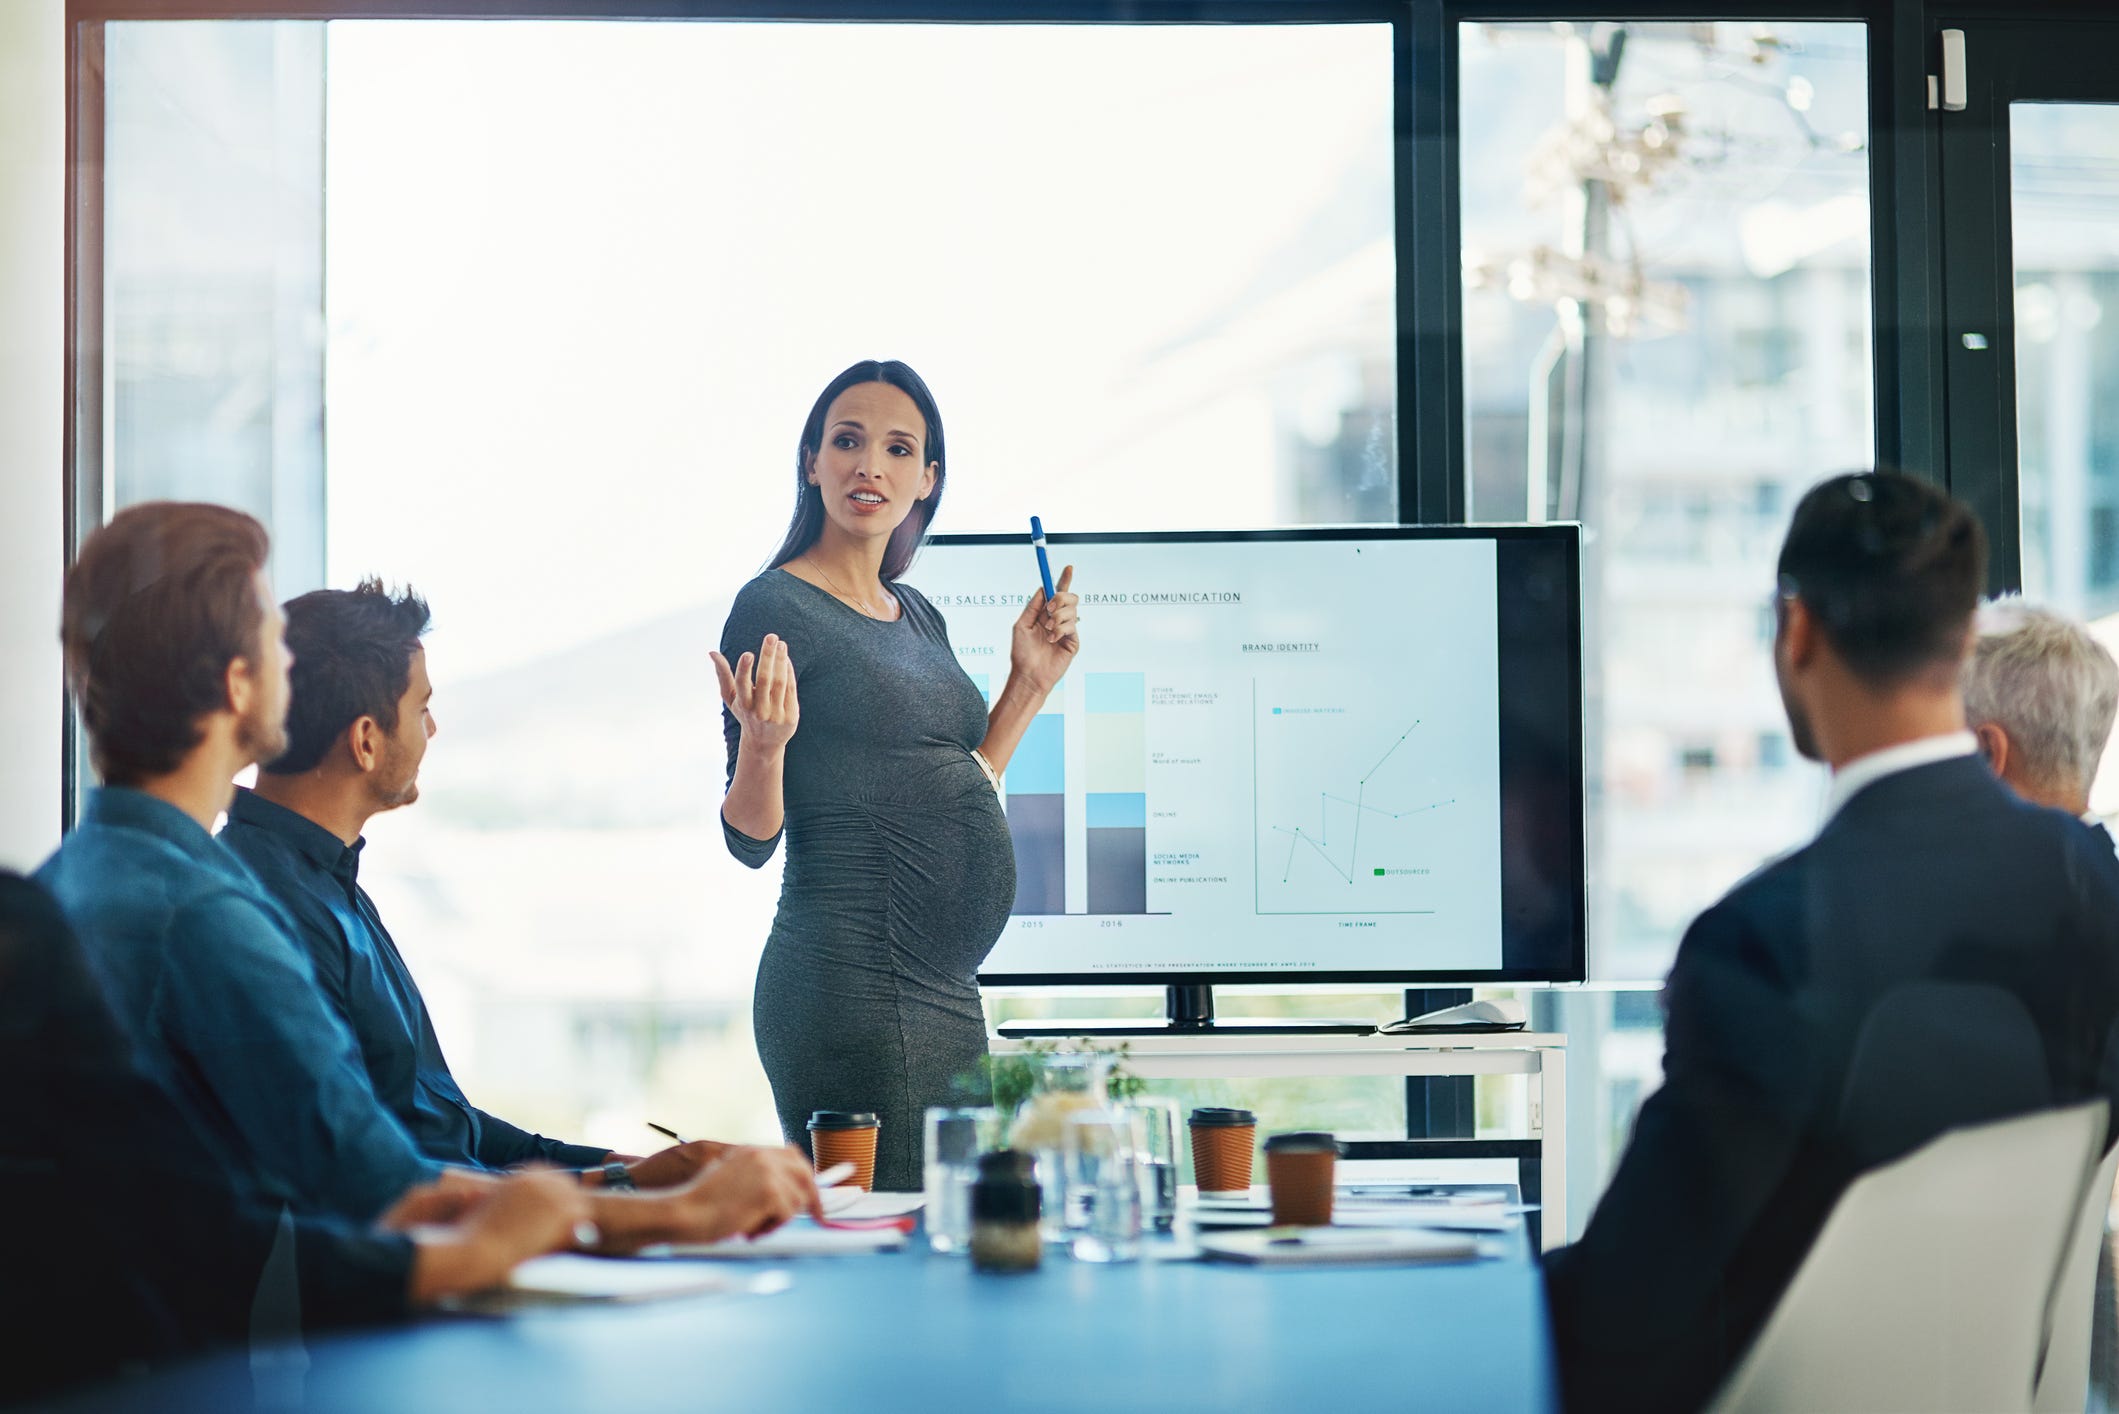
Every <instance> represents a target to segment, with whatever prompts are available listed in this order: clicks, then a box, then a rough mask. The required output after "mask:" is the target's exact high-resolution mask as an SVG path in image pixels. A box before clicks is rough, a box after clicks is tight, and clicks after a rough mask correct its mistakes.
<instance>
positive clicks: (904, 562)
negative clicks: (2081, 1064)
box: [766, 358, 949, 580]
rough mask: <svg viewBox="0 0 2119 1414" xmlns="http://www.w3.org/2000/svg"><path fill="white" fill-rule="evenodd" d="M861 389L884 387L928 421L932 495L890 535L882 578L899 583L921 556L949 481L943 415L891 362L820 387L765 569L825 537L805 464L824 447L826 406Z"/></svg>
mask: <svg viewBox="0 0 2119 1414" xmlns="http://www.w3.org/2000/svg"><path fill="white" fill-rule="evenodd" d="M862 383H888V384H889V385H890V386H891V387H893V388H896V389H897V390H898V391H899V392H901V393H903V394H904V395H905V396H906V397H908V398H911V399H912V405H913V406H914V407H916V408H918V409H919V411H920V416H921V417H923V418H925V419H926V420H927V431H926V434H925V435H924V436H923V437H921V439H920V456H921V462H920V464H921V465H922V466H925V465H927V464H928V463H930V462H931V463H933V464H934V490H933V491H931V492H930V493H928V496H927V499H926V500H924V501H915V502H914V503H913V506H912V514H910V515H908V516H906V517H905V522H904V524H902V525H900V526H899V527H898V528H897V529H896V530H894V531H892V532H891V535H890V544H889V545H888V546H886V547H885V548H884V550H883V578H884V579H885V580H894V579H899V578H901V577H903V575H904V573H905V571H906V570H908V569H910V568H912V557H913V556H914V555H917V554H918V553H919V552H920V542H921V541H922V540H924V539H926V538H927V527H928V526H929V525H931V524H933V522H934V513H935V512H936V511H937V510H939V509H941V505H942V486H943V484H944V483H946V482H947V481H948V479H949V459H948V457H947V456H946V455H944V450H943V446H942V411H941V409H940V408H938V407H936V406H935V405H934V394H932V393H930V392H928V391H927V384H926V383H925V381H923V380H922V379H921V377H920V375H919V374H917V373H915V372H913V371H912V369H911V368H909V367H907V366H906V365H905V364H902V363H900V362H898V361H897V360H896V359H894V358H886V359H867V360H864V361H863V362H860V363H857V364H855V365H854V366H853V367H851V368H849V369H847V370H846V371H845V372H844V373H841V374H840V375H839V376H838V377H836V378H834V379H832V380H831V382H829V383H827V384H825V385H824V391H823V392H821V393H819V394H817V401H816V405H815V406H814V407H812V408H810V410H809V420H808V421H807V422H805V423H803V424H802V442H801V445H799V446H797V447H796V448H795V518H794V519H793V520H792V521H790V522H788V526H787V539H785V540H783V541H781V542H780V548H779V549H778V550H777V551H775V552H774V554H773V558H772V562H771V563H770V564H768V565H766V568H767V569H769V570H770V569H778V568H779V567H780V566H782V565H784V564H786V563H787V562H788V561H789V560H792V559H793V558H794V557H795V556H797V555H799V554H801V553H802V552H803V551H804V550H807V549H808V548H809V547H810V546H812V545H814V544H816V543H817V537H818V536H819V535H822V534H823V533H824V492H823V490H822V489H821V488H820V487H816V486H812V485H810V484H809V459H810V458H811V457H813V456H815V455H816V454H817V453H818V452H820V451H821V450H823V447H824V419H825V416H826V415H827V414H829V413H830V412H831V405H832V403H833V402H835V401H837V399H838V396H839V394H841V393H843V392H845V391H846V390H847V389H848V388H852V387H855V386H857V385H859V384H862Z"/></svg>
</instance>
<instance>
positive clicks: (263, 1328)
mask: <svg viewBox="0 0 2119 1414" xmlns="http://www.w3.org/2000/svg"><path fill="white" fill-rule="evenodd" d="M0 1075H4V1076H6V1077H7V1084H5V1085H0V1211H4V1212H7V1213H10V1214H14V1215H15V1217H14V1218H13V1219H12V1220H11V1221H9V1222H7V1223H4V1224H0V1271H5V1272H8V1273H10V1274H12V1278H11V1279H10V1280H6V1281H0V1330H4V1331H5V1332H7V1349H8V1356H7V1358H6V1360H4V1361H0V1405H5V1404H9V1403H11V1402H12V1401H14V1400H15V1399H18V1398H20V1399H28V1398H32V1397H35V1396H38V1395H41V1394H45V1393H48V1392H50V1391H51V1390H53V1389H55V1388H57V1387H58V1386H60V1385H62V1384H64V1383H67V1382H69V1381H73V1380H80V1379H87V1378H91V1377H94V1376H98V1375H108V1374H113V1373H115V1372H116V1371H118V1370H119V1369H121V1368H123V1367H125V1366H127V1365H133V1364H137V1363H139V1362H142V1361H149V1362H153V1361H160V1360H165V1359H173V1358H176V1357H178V1356H181V1355H184V1354H186V1353H188V1352H190V1351H193V1350H196V1349H200V1348H202V1347H206V1346H212V1345H218V1344H223V1343H229V1342H235V1341H240V1340H242V1339H243V1338H244V1337H245V1336H246V1335H247V1336H251V1337H252V1338H258V1337H266V1338H280V1339H291V1338H292V1337H293V1336H294V1335H295V1334H296V1332H297V1331H298V1330H304V1329H306V1330H316V1329H319V1328H322V1327H327V1326H335V1325H347V1324H352V1323H358V1322H368V1321H379V1320H389V1319H393V1318H396V1317H399V1316H402V1315H404V1314H405V1313H406V1312H407V1311H408V1310H410V1309H411V1308H413V1307H416V1306H420V1305H424V1304H426V1303H428V1302H431V1301H433V1300H435V1299H436V1298H438V1297H441V1296H445V1295H453V1294H459V1293H464V1292H471V1291H477V1290H480V1289H483V1288H485V1287H489V1286H493V1285H495V1284H497V1283H498V1282H499V1281H500V1280H501V1279H502V1278H503V1277H504V1276H505V1275H506V1274H507V1272H508V1270H509V1269H510V1268H511V1267H513V1266H514V1265H515V1264H516V1263H517V1262H518V1261H520V1260H522V1259H523V1258H525V1257H532V1256H535V1255H537V1254H538V1253H541V1252H547V1251H550V1250H552V1249H553V1248H555V1247H563V1246H567V1245H570V1244H571V1242H572V1241H573V1239H574V1237H575V1234H576V1229H577V1225H578V1224H579V1223H581V1222H582V1221H584V1220H585V1219H586V1218H587V1216H588V1209H589V1202H588V1195H586V1194H585V1193H583V1192H582V1190H581V1189H580V1188H579V1187H577V1186H576V1185H575V1184H573V1183H571V1182H568V1181H566V1180H565V1179H563V1178H561V1177H559V1176H557V1175H553V1174H521V1175H517V1176H515V1177H512V1178H510V1179H508V1180H507V1181H506V1182H505V1183H492V1184H482V1185H479V1186H478V1187H477V1188H475V1189H469V1190H464V1189H458V1190H457V1191H456V1193H455V1194H453V1195H452V1194H451V1193H449V1192H445V1191H443V1190H442V1188H441V1186H440V1185H435V1186H433V1187H429V1188H420V1189H414V1190H413V1191H412V1192H411V1193H410V1194H408V1195H407V1196H406V1197H405V1198H404V1199H402V1200H400V1201H399V1203H398V1204H397V1205H396V1207H395V1208H394V1209H393V1210H392V1211H391V1213H390V1214H388V1215H387V1217H386V1220H385V1222H384V1223H382V1224H379V1225H378V1226H377V1228H376V1229H374V1230H366V1229H363V1228H360V1227H357V1226H355V1225H353V1224H350V1223H345V1222H342V1221H339V1220H337V1219H332V1218H287V1219H283V1218H282V1216H281V1214H280V1213H279V1212H278V1211H277V1210H276V1209H273V1208H268V1207H263V1206H260V1205H258V1204H257V1203H255V1202H253V1201H251V1200H250V1199H249V1198H247V1197H246V1196H245V1194H244V1192H243V1188H242V1185H241V1183H240V1182H239V1181H238V1180H237V1178H236V1176H235V1175H234V1174H233V1173H232V1172H231V1170H230V1167H229V1165H228V1164H227V1162H226V1161H225V1159H224V1158H223V1157H222V1156H220V1155H217V1154H216V1153H214V1152H213V1150H212V1149H211V1148H209V1146H208V1144H207V1141H206V1138H205V1136H204V1135H203V1134H201V1133H200V1132H199V1131H198V1130H196V1129H194V1128H193V1127H192V1125H191V1124H190V1123H189V1122H188V1121H187V1120H186V1119H185V1117H184V1116H183V1114H182V1113H181V1112H180V1110H179V1109H178V1107H177V1105H176V1104H175V1103H174V1102H173V1101H172V1100H171V1098H170V1095H169V1093H168V1091H167V1090H166V1089H165V1088H164V1087H163V1086H162V1085H161V1084H160V1083H158V1081H157V1080H156V1078H155V1077H154V1076H153V1075H152V1074H151V1073H149V1072H148V1071H147V1070H146V1069H145V1068H144V1067H143V1065H142V1063H141V1061H140V1059H139V1057H138V1055H137V1054H136V1052H135V1051H134V1049H133V1047H132V1046H131V1045H130V1044H129V1043H128V1042H127V1040H126V1038H125V1035H124V1033H123V1032H122V1031H121V1030H120V1029H119V1027H118V1025H117V1022H116V1021H115V1019H114V1018H113V1017H112V1016H111V1013H110V1008H109V1006H108V1005H107V1004H106V1003H105V1001H104V998H103V992H102V989H101V987H100V986H99V985H98V983H97V981H96V978H95V976H94V974H93V973H92V972H91V971H90V969H89V965H88V960H87V958H86V957H85V956H84V955H83V954H82V951H81V945H80V943H79V942H77V941H76V940H75V938H74V936H73V933H72V931H71V930H70V929H68V928H67V926H66V920H65V919H64V918H63V917H61V916H60V913H59V909H58V905H57V904H55V903H54V902H53V901H52V899H51V896H50V895H48V894H46V893H45V892H44V891H43V890H42V889H39V888H38V887H37V886H36V885H34V884H32V883H30V882H29V881H28V880H26V879H24V878H22V877H21V876H20V875H18V874H10V873H7V872H5V871H0ZM458 1207H464V1208H467V1209H468V1211H465V1212H463V1213H462V1214H461V1215H460V1220H459V1221H458V1222H457V1223H456V1224H455V1225H454V1226H453V1227H444V1226H439V1225H437V1224H438V1223H439V1222H440V1220H442V1219H443V1218H445V1217H448V1216H449V1215H450V1210H452V1209H454V1208H458ZM408 1230H409V1231H410V1232H411V1234H412V1235H410V1236H406V1235H404V1233H405V1232H406V1231H408ZM275 1249H278V1251H279V1253H280V1254H281V1255H280V1257H279V1259H278V1260H274V1259H273V1258H274V1252H275Z"/></svg>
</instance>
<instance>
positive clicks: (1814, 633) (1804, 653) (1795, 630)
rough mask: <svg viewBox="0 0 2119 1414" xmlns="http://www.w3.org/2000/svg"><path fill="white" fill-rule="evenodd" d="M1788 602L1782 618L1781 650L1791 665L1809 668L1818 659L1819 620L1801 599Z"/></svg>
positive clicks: (1792, 666)
mask: <svg viewBox="0 0 2119 1414" xmlns="http://www.w3.org/2000/svg"><path fill="white" fill-rule="evenodd" d="M1786 604H1787V607H1786V608H1785V609H1784V610H1783V611H1782V618H1781V651H1782V653H1784V654H1785V655H1786V659H1787V663H1788V666H1789V667H1791V668H1807V667H1809V666H1810V665H1811V663H1812V662H1813V661H1815V660H1816V658H1817V649H1818V644H1819V643H1820V642H1821V635H1820V634H1819V633H1818V628H1817V620H1816V619H1815V618H1813V617H1812V616H1811V614H1810V606H1809V605H1808V604H1805V603H1804V602H1803V601H1802V600H1801V599H1799V598H1796V599H1789V600H1787V601H1786Z"/></svg>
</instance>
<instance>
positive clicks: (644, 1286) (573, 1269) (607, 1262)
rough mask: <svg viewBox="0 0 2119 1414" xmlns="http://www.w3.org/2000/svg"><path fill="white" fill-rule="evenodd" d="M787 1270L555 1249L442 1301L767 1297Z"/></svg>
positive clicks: (505, 1303) (460, 1304)
mask: <svg viewBox="0 0 2119 1414" xmlns="http://www.w3.org/2000/svg"><path fill="white" fill-rule="evenodd" d="M788 1285H789V1281H788V1276H787V1273H785V1272H757V1273H749V1274H741V1275H739V1274H736V1273H732V1272H730V1271H728V1270H727V1269H726V1268H719V1267H710V1266H707V1265H705V1264H704V1263H677V1262H636V1261H632V1260H630V1259H628V1258H624V1257H588V1256H583V1255H580V1254H578V1253H572V1252H555V1253H553V1254H551V1255H550V1256H545V1257H533V1258H531V1259H530V1260H529V1261H527V1262H524V1263H523V1264H522V1265H521V1266H519V1267H517V1268H516V1269H515V1270H514V1272H513V1273H511V1274H510V1275H509V1277H508V1284H507V1285H506V1286H503V1287H498V1288H496V1289H494V1290H492V1291H480V1292H474V1293H472V1294H470V1295H468V1296H462V1297H457V1298H454V1299H452V1300H449V1301H447V1302H445V1303H443V1304H444V1305H445V1306H447V1307H449V1308H450V1309H452V1310H458V1311H467V1312H471V1313H474V1314H480V1315H498V1314H502V1313H505V1312H508V1311H516V1310H520V1309H522V1308H523V1307H526V1306H545V1305H555V1304H557V1305H572V1304H575V1303H577V1302H626V1301H656V1300H661V1299H664V1298H667V1297H678V1296H700V1295H707V1294H713V1293H726V1294H729V1295H751V1296H766V1295H771V1294H772V1293H774V1292H778V1291H785V1290H786V1289H787V1287H788Z"/></svg>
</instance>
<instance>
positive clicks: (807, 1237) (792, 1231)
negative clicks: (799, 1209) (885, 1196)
mask: <svg viewBox="0 0 2119 1414" xmlns="http://www.w3.org/2000/svg"><path fill="white" fill-rule="evenodd" d="M904 1245H905V1232H904V1230H903V1229H902V1228H897V1227H882V1228H838V1227H818V1226H817V1225H816V1224H815V1223H813V1222H811V1221H810V1220H809V1219H808V1218H796V1219H795V1220H794V1221H793V1222H791V1223H788V1224H787V1225H786V1226H784V1227H777V1228H774V1229H773V1230H772V1231H771V1232H768V1233H766V1234H765V1235H764V1236H763V1237H730V1238H725V1239H723V1240H722V1241H720V1242H667V1243H663V1244H661V1245H659V1246H655V1247H648V1248H643V1249H642V1250H641V1253H640V1255H641V1256H643V1257H735V1258H761V1257H764V1258H779V1257H829V1256H850V1255H859V1254H863V1253H869V1252H893V1251H896V1250H897V1249H898V1248H900V1247H903V1246H904Z"/></svg>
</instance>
